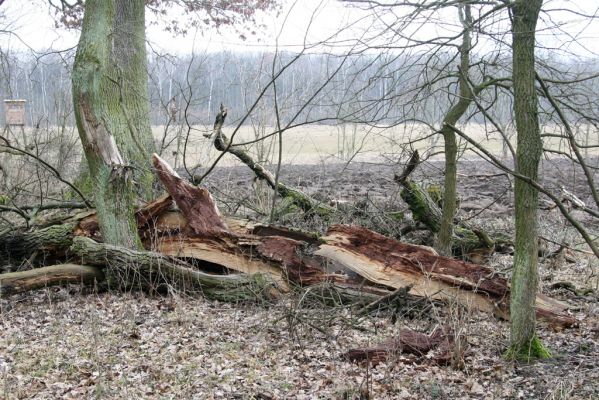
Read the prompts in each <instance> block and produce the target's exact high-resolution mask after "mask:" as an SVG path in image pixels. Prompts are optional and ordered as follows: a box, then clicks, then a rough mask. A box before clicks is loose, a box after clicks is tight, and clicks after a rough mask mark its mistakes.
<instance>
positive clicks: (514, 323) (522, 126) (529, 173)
mask: <svg viewBox="0 0 599 400" xmlns="http://www.w3.org/2000/svg"><path fill="white" fill-rule="evenodd" d="M542 4H543V1H542V0H517V1H515V2H514V6H513V7H512V12H513V26H512V37H513V44H512V46H513V83H514V114H515V117H516V128H517V132H518V149H517V152H516V172H517V173H518V174H520V175H523V176H526V177H529V178H531V179H532V180H534V181H537V179H538V169H539V161H540V158H541V153H542V141H541V132H540V128H539V118H538V98H537V93H536V91H535V29H536V26H537V19H538V16H539V12H540V10H541V6H542ZM538 201H539V194H538V192H537V191H536V190H535V189H534V188H533V187H532V186H531V185H529V184H527V183H526V182H524V181H523V180H520V179H517V180H516V185H515V207H516V244H515V252H514V269H513V274H512V284H511V289H512V290H511V296H510V314H511V330H510V333H511V338H510V348H509V350H508V354H507V355H508V356H509V357H510V358H514V359H523V360H530V359H534V358H544V357H547V356H548V355H549V353H548V352H547V350H545V349H544V348H543V346H542V345H541V343H540V342H539V339H538V338H537V337H536V333H535V297H536V293H537V285H538V271H537V267H538V237H537V225H538V221H537V209H538Z"/></svg>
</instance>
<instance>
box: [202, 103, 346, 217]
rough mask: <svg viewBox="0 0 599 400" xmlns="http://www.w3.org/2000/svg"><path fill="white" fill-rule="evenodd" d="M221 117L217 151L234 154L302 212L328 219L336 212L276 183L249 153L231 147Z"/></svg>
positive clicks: (216, 143) (215, 128) (217, 131)
mask: <svg viewBox="0 0 599 400" xmlns="http://www.w3.org/2000/svg"><path fill="white" fill-rule="evenodd" d="M225 115H226V114H225ZM219 116H220V114H219ZM219 116H217V123H215V125H214V132H213V134H214V135H215V138H214V147H216V149H217V150H219V151H222V152H229V153H231V154H233V155H234V156H235V157H237V158H238V159H239V160H240V161H241V162H243V163H244V164H245V165H247V166H248V167H249V168H250V169H251V170H252V171H253V172H254V174H255V175H256V177H257V178H258V179H260V180H263V181H265V182H266V183H267V184H268V186H270V187H271V188H272V189H273V190H276V191H277V193H278V194H279V196H281V197H282V198H287V199H289V200H290V201H291V203H292V204H294V205H296V206H297V207H299V208H300V209H301V210H302V211H304V212H306V213H312V214H316V215H319V216H321V217H323V218H328V217H329V216H330V215H331V214H332V213H333V212H334V211H335V210H334V209H333V208H331V207H329V206H327V205H326V204H323V203H322V202H319V201H317V200H315V199H313V198H311V197H310V196H308V195H307V194H305V193H304V192H302V191H300V190H298V189H294V188H292V187H289V186H287V185H285V184H283V183H281V182H276V179H275V176H273V174H272V173H270V171H268V170H267V169H266V168H264V167H263V166H262V165H261V164H259V163H257V162H256V161H255V160H254V159H253V157H252V156H251V155H250V154H249V153H248V152H247V151H245V150H242V149H240V148H238V147H233V146H231V144H230V141H229V138H227V137H226V136H225V134H224V133H223V132H222V125H223V122H224V117H222V118H220V119H219Z"/></svg>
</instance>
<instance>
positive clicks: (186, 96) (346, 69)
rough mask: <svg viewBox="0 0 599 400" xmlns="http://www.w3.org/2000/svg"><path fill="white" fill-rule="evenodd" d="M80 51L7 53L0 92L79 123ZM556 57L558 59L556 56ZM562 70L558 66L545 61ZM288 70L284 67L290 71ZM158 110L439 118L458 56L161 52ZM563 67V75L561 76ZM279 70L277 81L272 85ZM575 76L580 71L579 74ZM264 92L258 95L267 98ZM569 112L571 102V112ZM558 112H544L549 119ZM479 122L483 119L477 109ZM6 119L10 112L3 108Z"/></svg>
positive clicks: (160, 114)
mask: <svg viewBox="0 0 599 400" xmlns="http://www.w3.org/2000/svg"><path fill="white" fill-rule="evenodd" d="M73 58H74V51H67V52H62V53H55V52H54V53H47V54H42V55H39V54H38V55H36V56H33V55H31V54H23V53H14V52H13V53H3V52H0V96H1V97H2V98H3V99H25V100H27V113H28V114H27V120H28V124H30V125H31V126H45V125H58V126H72V125H73V124H74V118H73V106H72V99H71V80H70V71H71V66H72V61H73ZM510 62H511V60H510V59H509V55H508V58H504V59H501V58H498V57H495V58H494V59H493V62H492V63H490V62H486V61H485V58H484V57H481V58H479V59H475V60H473V61H472V65H473V67H472V69H471V79H472V81H473V82H474V83H476V82H482V80H483V79H489V77H505V76H509V68H510ZM547 63H549V61H547ZM595 65H596V64H593V63H589V65H580V64H579V63H578V64H574V63H571V64H568V63H564V62H563V61H561V65H560V68H559V69H560V70H563V71H567V74H568V77H570V79H571V77H572V76H573V75H572V71H575V72H576V74H588V73H591V72H593V71H592V70H593V69H595V70H596V69H598V68H599V67H597V66H595ZM544 69H545V71H547V73H550V74H556V73H555V68H553V67H551V68H550V67H545V68H544ZM281 70H283V72H281ZM148 73H149V97H150V98H149V101H150V104H151V109H150V110H151V111H150V118H151V121H152V124H153V125H164V124H167V123H169V124H186V123H189V124H191V125H195V124H210V123H211V121H213V120H214V116H215V115H216V113H217V110H218V107H219V106H220V103H221V102H222V103H224V104H225V105H226V106H227V107H228V108H229V121H228V122H229V123H234V122H235V121H239V120H240V118H242V117H243V116H244V115H245V114H246V113H247V112H248V111H249V110H250V109H251V108H252V107H253V112H252V114H251V116H250V118H248V119H247V120H246V121H245V123H247V124H261V125H263V126H274V125H275V124H276V115H275V111H274V110H275V89H276V103H277V108H278V110H279V114H280V119H281V122H282V123H283V124H287V123H292V124H297V123H304V122H317V123H321V124H336V123H340V122H357V123H369V124H373V125H393V124H397V123H403V122H406V121H417V122H423V123H426V124H431V125H433V126H438V125H439V124H440V123H441V121H442V119H443V115H444V113H445V112H446V111H447V110H448V108H449V107H450V106H451V104H452V103H453V102H455V101H456V92H457V90H456V82H457V76H458V73H459V72H458V68H457V64H456V54H450V53H440V54H433V55H431V54H426V53H424V54H416V55H406V54H401V55H397V54H393V53H389V52H387V53H381V54H378V55H372V54H360V55H351V56H346V55H334V54H303V55H301V56H300V55H298V54H293V53H289V52H282V53H277V54H275V53H272V52H264V53H256V52H226V51H223V52H218V53H207V54H196V55H187V56H172V55H158V54H155V53H152V54H151V55H150V57H149V60H148ZM557 75H559V74H557ZM273 76H276V80H275V84H274V85H272V84H271V85H270V86H269V83H270V82H271V81H273ZM574 76H576V75H574ZM596 81H597V80H596V79H595V80H589V81H585V82H581V83H580V84H579V85H578V86H577V90H578V91H577V93H560V92H557V93H556V96H566V95H567V96H569V97H572V96H579V97H580V101H581V102H584V103H585V104H589V102H590V103H594V104H597V101H599V99H598V97H597V93H599V90H598V89H599V88H598V87H597V82H596ZM509 86H510V85H509V82H505V84H504V85H503V87H502V86H498V87H494V88H492V89H488V90H486V91H485V92H483V93H481V97H480V98H481V101H482V102H484V103H485V105H493V107H489V113H492V116H493V118H494V120H495V121H496V122H497V123H500V124H503V125H507V124H510V123H511V121H512V117H511V108H512V107H511V95H510V94H509ZM258 99H259V100H258ZM566 111H567V110H566ZM550 117H551V116H550V115H548V116H545V118H550ZM468 118H469V119H470V120H474V121H476V122H483V121H484V117H483V113H481V111H480V110H479V109H478V108H477V107H471V111H470V115H469V116H468ZM0 123H1V124H2V125H4V113H0Z"/></svg>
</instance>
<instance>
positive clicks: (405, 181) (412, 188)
mask: <svg viewBox="0 0 599 400" xmlns="http://www.w3.org/2000/svg"><path fill="white" fill-rule="evenodd" d="M419 162H420V158H419V155H418V152H417V151H415V152H414V153H413V154H412V157H411V158H410V160H409V161H408V164H407V165H406V168H405V170H404V171H403V172H402V173H401V174H399V175H395V178H394V179H395V181H396V182H397V183H399V184H400V185H401V186H403V189H402V191H401V193H400V195H401V198H402V199H403V200H404V201H405V202H406V203H407V204H408V206H409V207H410V211H412V217H413V219H414V220H415V221H418V222H421V223H422V224H424V225H425V226H426V227H427V228H428V229H429V230H430V231H431V232H432V233H433V234H437V233H438V232H439V231H440V229H441V226H442V220H443V211H442V210H441V209H439V206H438V205H437V203H436V202H435V201H434V200H433V199H432V198H431V196H430V195H429V193H428V192H427V191H425V190H423V189H422V188H421V187H420V186H419V185H418V184H416V183H415V182H413V181H412V180H411V179H410V178H409V176H410V174H411V173H412V172H413V171H414V169H415V168H416V167H417V166H418V164H419ZM443 202H444V203H446V201H445V199H443ZM453 225H455V221H454V220H452V229H451V233H452V237H451V241H450V250H451V252H450V254H453V255H456V256H466V257H468V258H469V259H478V258H480V257H484V256H487V255H489V254H490V253H492V252H493V250H494V246H495V244H494V241H493V240H492V239H491V238H490V237H489V235H487V234H486V233H485V232H482V231H480V230H475V229H473V228H471V227H469V226H466V225H465V224H463V223H458V226H457V227H456V228H453Z"/></svg>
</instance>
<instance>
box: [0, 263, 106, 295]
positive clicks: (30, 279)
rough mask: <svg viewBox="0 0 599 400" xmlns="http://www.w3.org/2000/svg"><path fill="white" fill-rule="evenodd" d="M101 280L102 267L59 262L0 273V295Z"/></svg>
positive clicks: (92, 282) (102, 275)
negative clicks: (41, 266) (57, 263)
mask: <svg viewBox="0 0 599 400" xmlns="http://www.w3.org/2000/svg"><path fill="white" fill-rule="evenodd" d="M103 280H104V273H103V272H102V269H100V268H97V267H91V266H87V265H77V264H59V265H52V266H49V267H43V268H36V269H30V270H27V271H18V272H9V273H6V274H0V297H8V296H11V295H13V294H17V293H24V292H28V291H31V290H36V289H42V288H45V287H48V286H56V285H63V284H65V283H74V284H84V285H88V284H94V283H96V282H101V281H103Z"/></svg>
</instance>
